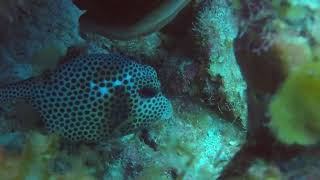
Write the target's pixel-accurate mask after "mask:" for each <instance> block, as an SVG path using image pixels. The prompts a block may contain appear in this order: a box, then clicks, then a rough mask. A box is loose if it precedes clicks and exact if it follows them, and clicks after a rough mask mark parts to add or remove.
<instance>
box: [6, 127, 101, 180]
mask: <svg viewBox="0 0 320 180" xmlns="http://www.w3.org/2000/svg"><path fill="white" fill-rule="evenodd" d="M8 137H13V138H11V139H8ZM4 138H6V139H7V140H6V141H7V143H4V142H3V141H1V140H0V160H1V163H0V175H1V177H2V178H3V179H80V180H91V179H92V180H93V179H96V178H95V176H94V175H93V173H92V171H91V168H90V167H88V166H86V165H85V162H86V161H85V160H86V158H88V156H86V155H85V154H82V157H81V156H80V155H79V156H78V157H73V158H71V156H70V155H67V154H65V153H63V152H60V151H59V149H58V145H59V144H58V138H57V136H55V135H52V136H49V137H47V136H45V135H42V134H39V133H36V132H30V133H28V134H26V137H25V138H24V139H21V138H19V136H14V135H7V137H3V136H2V137H1V138H0V139H4ZM19 139H20V141H18V142H20V146H19V147H20V149H19V150H18V151H16V153H13V151H12V146H9V147H8V145H7V144H9V143H12V142H14V141H17V140H19ZM15 143H17V142H15ZM86 151H87V154H88V150H86ZM59 157H60V158H63V161H60V163H58V162H57V161H58V159H59Z"/></svg>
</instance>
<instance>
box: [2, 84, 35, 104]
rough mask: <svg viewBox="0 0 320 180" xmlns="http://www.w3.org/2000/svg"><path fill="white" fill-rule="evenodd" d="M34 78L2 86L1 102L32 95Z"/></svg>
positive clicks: (26, 97)
mask: <svg viewBox="0 0 320 180" xmlns="http://www.w3.org/2000/svg"><path fill="white" fill-rule="evenodd" d="M32 91H33V83H32V78H31V79H27V80H23V81H19V82H16V83H13V84H9V85H5V86H3V87H0V104H2V103H6V102H10V101H13V100H16V99H28V98H30V97H32Z"/></svg>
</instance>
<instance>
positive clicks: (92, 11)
mask: <svg viewBox="0 0 320 180" xmlns="http://www.w3.org/2000/svg"><path fill="white" fill-rule="evenodd" d="M73 2H74V3H75V4H76V5H77V6H78V7H79V8H80V9H83V10H87V12H86V14H84V15H83V16H82V17H81V18H84V19H90V20H92V21H95V22H96V23H97V24H108V25H109V26H111V27H112V26H118V27H126V26H128V25H132V24H134V23H136V22H137V21H139V20H140V19H141V17H143V16H145V15H146V14H148V13H150V12H151V11H152V10H153V9H155V8H157V7H158V6H159V4H161V0H152V1H146V0H130V1H128V0H108V1H106V0H91V1H87V0H74V1H73Z"/></svg>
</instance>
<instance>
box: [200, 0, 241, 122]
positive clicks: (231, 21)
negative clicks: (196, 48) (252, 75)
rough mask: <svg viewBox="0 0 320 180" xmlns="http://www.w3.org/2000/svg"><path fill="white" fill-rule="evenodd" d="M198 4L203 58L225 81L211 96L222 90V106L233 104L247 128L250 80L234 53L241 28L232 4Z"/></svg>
mask: <svg viewBox="0 0 320 180" xmlns="http://www.w3.org/2000/svg"><path fill="white" fill-rule="evenodd" d="M198 6H199V11H198V14H197V16H196V24H195V27H194V32H195V36H196V38H197V39H198V43H199V45H200V46H201V48H202V49H201V51H202V52H203V54H204V55H203V56H202V57H200V58H199V61H201V62H202V63H204V62H206V63H207V67H208V73H209V75H210V79H211V80H212V81H220V82H221V85H220V87H218V88H219V89H216V90H213V91H211V96H212V97H214V96H215V95H214V92H218V94H220V96H222V97H225V100H226V102H225V104H220V106H230V107H229V108H227V109H229V111H231V112H232V113H233V114H234V116H235V118H239V119H240V121H241V124H242V126H243V127H244V128H246V127H247V106H246V96H245V90H246V82H245V81H244V79H243V78H242V75H241V71H240V68H239V66H238V64H237V61H236V58H235V54H234V47H233V42H234V40H235V38H236V36H237V33H238V27H237V24H236V17H234V15H233V12H232V11H233V10H232V8H231V7H232V6H229V5H228V3H227V2H226V1H224V0H213V1H202V2H201V3H199V5H198ZM227 104H228V105H227Z"/></svg>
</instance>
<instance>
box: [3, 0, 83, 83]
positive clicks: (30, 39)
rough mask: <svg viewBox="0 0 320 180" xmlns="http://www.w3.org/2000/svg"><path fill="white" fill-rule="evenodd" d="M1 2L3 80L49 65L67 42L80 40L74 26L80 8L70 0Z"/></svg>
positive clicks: (61, 52)
mask: <svg viewBox="0 0 320 180" xmlns="http://www.w3.org/2000/svg"><path fill="white" fill-rule="evenodd" d="M1 3H3V4H4V5H3V6H1V9H3V11H1V12H2V14H5V15H3V16H1V17H4V18H0V24H1V27H3V28H1V30H0V59H1V66H0V71H1V73H0V78H1V79H0V81H1V82H2V83H8V82H12V81H16V80H21V79H26V78H29V77H31V76H34V75H36V74H37V73H39V72H43V71H44V69H46V68H51V67H50V65H52V63H53V64H54V63H55V62H57V60H58V59H57V57H62V56H64V54H65V52H66V50H67V48H68V47H69V46H71V45H73V44H76V43H79V42H82V41H83V40H82V38H81V37H80V36H79V32H78V28H77V27H78V18H79V17H80V15H81V14H82V12H81V11H80V10H79V9H78V8H77V7H76V6H75V5H73V4H72V2H71V1H69V0H57V1H38V0H31V1H21V0H17V1H6V0H3V1H1ZM8 6H9V7H8ZM10 8H14V10H10ZM8 13H9V14H8ZM6 17H10V18H9V21H8V20H7V21H6V20H4V19H5V18H6ZM7 19H8V18H7ZM46 53H48V54H46ZM34 56H35V57H34ZM40 58H41V59H40ZM42 58H43V59H42ZM39 60H41V62H36V61H39ZM46 63H48V66H46V68H44V66H45V64H46ZM40 64H41V65H40Z"/></svg>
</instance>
